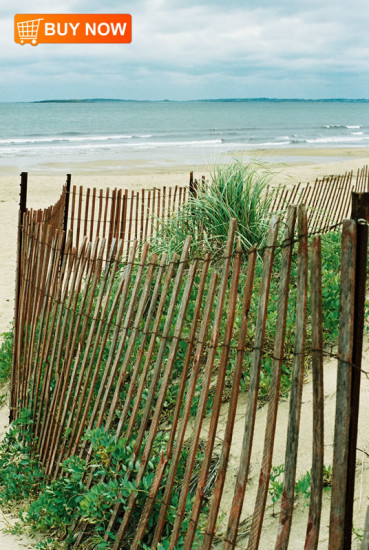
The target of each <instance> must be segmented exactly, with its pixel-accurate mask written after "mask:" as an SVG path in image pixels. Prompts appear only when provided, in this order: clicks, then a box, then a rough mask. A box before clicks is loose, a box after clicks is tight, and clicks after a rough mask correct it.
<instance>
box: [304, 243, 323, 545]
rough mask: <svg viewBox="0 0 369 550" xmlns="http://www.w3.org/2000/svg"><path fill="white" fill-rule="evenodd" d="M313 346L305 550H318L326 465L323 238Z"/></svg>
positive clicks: (314, 288)
mask: <svg viewBox="0 0 369 550" xmlns="http://www.w3.org/2000/svg"><path fill="white" fill-rule="evenodd" d="M310 261H311V268H310V271H311V343H312V352H311V355H312V369H313V456H312V469H311V493H310V508H309V519H308V524H307V530H306V539H305V550H316V549H317V548H318V542H319V530H320V518H321V511H322V494H323V464H324V385H323V384H324V379H323V313H322V259H321V238H320V237H315V238H314V239H313V241H312V244H311V260H310Z"/></svg>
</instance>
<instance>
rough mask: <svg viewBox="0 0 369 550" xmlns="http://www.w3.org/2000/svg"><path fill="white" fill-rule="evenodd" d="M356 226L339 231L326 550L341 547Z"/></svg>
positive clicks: (351, 223) (347, 222) (348, 224)
mask: <svg viewBox="0 0 369 550" xmlns="http://www.w3.org/2000/svg"><path fill="white" fill-rule="evenodd" d="M355 252H356V222H355V221H354V220H345V221H344V223H343V231H342V258H341V298H340V325H339V340H338V357H339V359H338V370H337V393H336V417H335V429H334V447H333V449H334V452H333V467H332V497H331V513H330V521H329V550H342V549H343V544H344V521H345V499H346V481H347V460H348V446H347V442H348V437H349V424H350V382H351V368H352V367H351V363H352V350H353V330H354V296H355V293H354V288H355V286H354V285H355Z"/></svg>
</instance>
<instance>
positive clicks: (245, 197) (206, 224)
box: [154, 160, 274, 256]
mask: <svg viewBox="0 0 369 550" xmlns="http://www.w3.org/2000/svg"><path fill="white" fill-rule="evenodd" d="M271 176H272V174H271V172H270V171H268V170H267V169H266V167H265V165H263V164H261V163H259V162H255V161H254V162H250V163H248V164H245V163H243V162H241V161H239V160H236V161H234V162H233V163H232V164H226V165H217V166H215V168H214V170H213V172H212V173H211V176H210V181H209V182H206V183H202V184H200V186H199V189H198V193H197V197H193V198H191V200H189V201H188V202H187V203H185V204H183V205H182V207H181V208H180V210H179V211H178V212H177V213H176V214H175V215H173V216H172V217H171V218H169V219H168V220H165V221H162V222H160V228H159V232H158V235H157V236H156V238H155V239H154V249H155V251H157V252H163V251H165V252H169V253H173V252H177V253H178V252H180V251H181V249H182V246H183V243H184V240H185V238H186V236H187V235H191V237H192V243H193V244H192V254H199V253H204V252H210V253H211V254H212V256H217V255H219V254H221V252H222V251H223V249H224V243H225V240H226V238H227V234H228V228H229V222H230V220H231V219H232V218H235V219H236V220H237V235H238V236H239V237H240V240H241V246H242V248H243V249H244V250H248V249H249V248H250V247H251V246H254V245H257V246H262V245H263V243H264V240H265V237H266V233H267V229H268V223H269V218H270V216H269V209H270V204H271V201H272V199H273V195H274V191H273V190H269V192H268V193H267V187H268V184H269V182H270V180H271Z"/></svg>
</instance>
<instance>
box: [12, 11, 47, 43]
mask: <svg viewBox="0 0 369 550" xmlns="http://www.w3.org/2000/svg"><path fill="white" fill-rule="evenodd" d="M40 21H43V18H42V19H32V20H29V21H21V22H19V23H17V27H18V36H19V41H20V43H21V44H22V45H23V44H25V43H26V41H30V42H31V44H32V45H33V46H36V45H37V33H38V28H39V26H40Z"/></svg>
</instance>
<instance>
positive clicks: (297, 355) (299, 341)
mask: <svg viewBox="0 0 369 550" xmlns="http://www.w3.org/2000/svg"><path fill="white" fill-rule="evenodd" d="M298 231H299V248H298V263H297V296H296V329H295V346H294V360H293V370H292V380H291V390H290V409H289V420H288V431H287V443H286V455H285V462H284V463H285V470H284V483H283V491H282V499H281V512H280V516H279V528H278V536H277V541H276V545H275V548H276V549H278V550H280V549H285V550H287V548H288V542H289V537H290V531H291V525H292V514H293V505H294V495H295V481H296V464H297V450H298V441H299V432H300V415H301V400H302V384H303V379H304V363H305V339H306V309H307V291H308V288H307V286H308V279H307V275H308V242H307V241H308V239H307V216H306V210H305V208H304V207H303V206H300V208H299V212H298Z"/></svg>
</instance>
